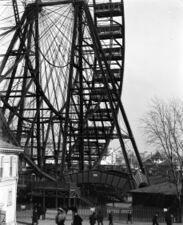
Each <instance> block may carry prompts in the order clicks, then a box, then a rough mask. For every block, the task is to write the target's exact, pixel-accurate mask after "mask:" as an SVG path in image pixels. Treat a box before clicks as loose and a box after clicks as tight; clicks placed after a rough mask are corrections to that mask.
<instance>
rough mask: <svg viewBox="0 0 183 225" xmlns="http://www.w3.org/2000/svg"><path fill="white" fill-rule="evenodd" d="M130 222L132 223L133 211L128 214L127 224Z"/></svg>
mask: <svg viewBox="0 0 183 225" xmlns="http://www.w3.org/2000/svg"><path fill="white" fill-rule="evenodd" d="M128 222H130V223H132V211H131V210H129V211H128V213H127V223H128Z"/></svg>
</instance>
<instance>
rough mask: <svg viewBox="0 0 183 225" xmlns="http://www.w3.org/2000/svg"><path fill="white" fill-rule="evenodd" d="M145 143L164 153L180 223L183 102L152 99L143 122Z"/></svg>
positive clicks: (182, 169)
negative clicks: (171, 178) (174, 189)
mask: <svg viewBox="0 0 183 225" xmlns="http://www.w3.org/2000/svg"><path fill="white" fill-rule="evenodd" d="M142 122H143V128H144V131H145V134H146V136H147V142H148V143H149V144H151V145H154V146H155V147H156V148H157V149H158V150H159V151H161V152H162V153H164V155H165V156H166V159H167V161H168V163H169V165H170V169H171V172H172V175H173V181H174V183H175V186H176V196H177V200H178V205H179V207H178V211H179V213H178V214H179V218H178V219H179V222H181V190H180V186H181V184H182V183H183V102H182V101H180V100H178V99H173V100H171V101H169V102H168V103H166V102H164V101H162V100H159V99H157V98H155V99H153V100H152V102H151V106H150V110H149V111H148V112H147V113H146V115H145V116H144V118H143V120H142Z"/></svg>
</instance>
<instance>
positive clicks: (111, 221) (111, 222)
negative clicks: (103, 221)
mask: <svg viewBox="0 0 183 225" xmlns="http://www.w3.org/2000/svg"><path fill="white" fill-rule="evenodd" d="M108 220H109V225H113V215H112V212H109V214H108Z"/></svg>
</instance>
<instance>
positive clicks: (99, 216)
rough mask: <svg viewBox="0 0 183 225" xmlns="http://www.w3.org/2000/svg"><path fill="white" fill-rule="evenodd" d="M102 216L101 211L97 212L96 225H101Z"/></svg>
mask: <svg viewBox="0 0 183 225" xmlns="http://www.w3.org/2000/svg"><path fill="white" fill-rule="evenodd" d="M103 219H104V217H103V214H102V211H101V210H99V211H98V213H97V222H98V225H100V224H101V225H103Z"/></svg>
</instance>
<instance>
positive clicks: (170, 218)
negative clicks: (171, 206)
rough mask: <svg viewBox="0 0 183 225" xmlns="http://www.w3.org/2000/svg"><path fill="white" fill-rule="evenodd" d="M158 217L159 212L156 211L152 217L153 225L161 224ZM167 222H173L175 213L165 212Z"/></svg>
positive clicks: (168, 224)
mask: <svg viewBox="0 0 183 225" xmlns="http://www.w3.org/2000/svg"><path fill="white" fill-rule="evenodd" d="M158 217H159V213H158V212H156V213H155V215H154V216H153V218H152V225H159V221H158ZM165 222H166V224H167V225H172V224H173V215H172V214H171V213H170V212H169V211H167V212H166V213H165Z"/></svg>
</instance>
